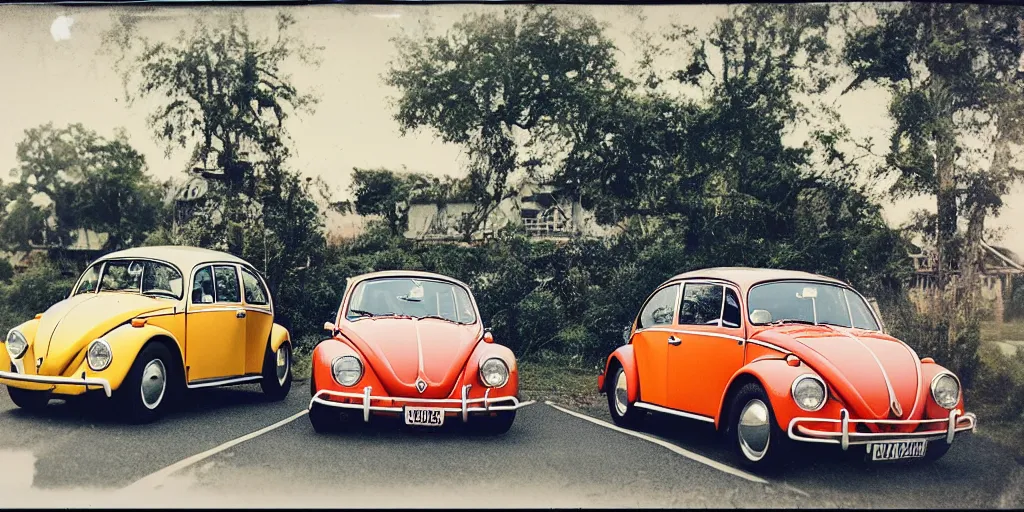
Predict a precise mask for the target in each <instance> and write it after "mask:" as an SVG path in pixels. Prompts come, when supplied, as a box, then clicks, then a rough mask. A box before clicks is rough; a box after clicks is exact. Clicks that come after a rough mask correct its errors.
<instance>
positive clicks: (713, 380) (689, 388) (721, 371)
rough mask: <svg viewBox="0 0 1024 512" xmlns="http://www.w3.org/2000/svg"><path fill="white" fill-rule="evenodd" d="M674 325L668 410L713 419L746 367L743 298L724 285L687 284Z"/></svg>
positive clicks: (732, 288) (669, 354) (729, 286)
mask: <svg viewBox="0 0 1024 512" xmlns="http://www.w3.org/2000/svg"><path fill="white" fill-rule="evenodd" d="M676 327H677V333H678V334H677V339H678V343H674V344H670V345H669V347H668V355H667V358H668V379H667V380H668V387H669V389H670V390H671V392H670V393H669V396H668V403H669V405H668V406H669V407H670V408H672V409H678V410H682V411H686V412H689V413H693V414H699V415H701V416H705V417H708V418H713V417H714V416H715V415H716V414H717V412H718V408H719V405H720V400H721V398H722V394H723V393H724V392H725V387H726V386H727V385H728V383H729V379H730V378H732V376H733V374H735V373H736V371H737V370H739V369H740V367H741V366H743V326H742V319H741V315H740V301H739V294H738V293H737V291H736V289H735V288H734V287H732V286H731V285H726V284H723V283H715V282H686V283H684V285H683V291H682V297H681V300H680V305H679V320H678V325H677V326H676Z"/></svg>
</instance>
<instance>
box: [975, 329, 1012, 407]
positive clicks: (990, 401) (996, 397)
mask: <svg viewBox="0 0 1024 512" xmlns="http://www.w3.org/2000/svg"><path fill="white" fill-rule="evenodd" d="M978 355H979V358H980V360H981V362H982V364H981V365H979V371H978V375H977V378H976V379H975V383H974V386H973V387H972V388H971V389H970V398H971V399H974V400H977V401H978V402H979V403H982V404H986V405H990V406H992V414H991V415H990V417H991V418H992V419H993V420H996V421H998V420H1011V421H1015V420H1020V419H1021V418H1022V417H1024V350H1018V351H1017V353H1016V355H1014V356H1007V355H1006V354H1004V353H1003V352H1002V351H1001V350H999V348H998V347H997V346H996V345H995V344H992V343H987V344H984V345H982V346H981V348H980V350H979V351H978Z"/></svg>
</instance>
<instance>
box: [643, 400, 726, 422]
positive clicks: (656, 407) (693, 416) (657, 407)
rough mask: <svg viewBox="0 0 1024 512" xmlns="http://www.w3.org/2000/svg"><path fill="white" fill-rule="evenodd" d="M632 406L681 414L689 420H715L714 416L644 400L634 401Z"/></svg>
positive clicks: (676, 414) (675, 414)
mask: <svg viewBox="0 0 1024 512" xmlns="http://www.w3.org/2000/svg"><path fill="white" fill-rule="evenodd" d="M633 406H634V407H639V408H641V409H647V410H649V411H654V412H660V413H665V414H671V415H674V416H682V417H684V418H689V419H691V420H698V421H706V422H708V423H714V422H715V419H714V418H709V417H707V416H701V415H700V414H692V413H688V412H683V411H677V410H675V409H669V408H666V407H662V406H660V405H654V404H649V403H646V402H636V403H634V404H633Z"/></svg>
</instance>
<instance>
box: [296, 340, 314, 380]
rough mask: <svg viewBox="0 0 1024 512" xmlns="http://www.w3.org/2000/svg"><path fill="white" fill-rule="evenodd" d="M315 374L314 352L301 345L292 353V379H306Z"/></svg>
mask: <svg viewBox="0 0 1024 512" xmlns="http://www.w3.org/2000/svg"><path fill="white" fill-rule="evenodd" d="M312 374H313V353H312V351H310V350H309V349H306V348H305V347H303V346H301V345H299V346H296V347H295V352H293V353H292V379H293V380H306V379H308V378H309V377H310V376H311V375H312Z"/></svg>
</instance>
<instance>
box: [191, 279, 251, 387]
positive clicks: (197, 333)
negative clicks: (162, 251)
mask: <svg viewBox="0 0 1024 512" xmlns="http://www.w3.org/2000/svg"><path fill="white" fill-rule="evenodd" d="M245 318H246V311H245V309H244V307H243V303H242V294H241V287H240V284H239V278H238V267H236V266H235V265H232V264H228V263H214V264H212V265H206V266H204V267H201V268H199V269H198V270H197V271H196V272H195V274H194V275H193V278H192V293H191V296H190V297H189V304H188V319H187V320H186V326H185V331H186V333H185V343H186V348H185V365H186V371H187V374H188V381H189V383H190V384H196V383H199V381H203V380H209V379H220V378H226V377H237V376H240V375H242V374H244V373H245V357H246V350H245V333H246V320H245Z"/></svg>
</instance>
